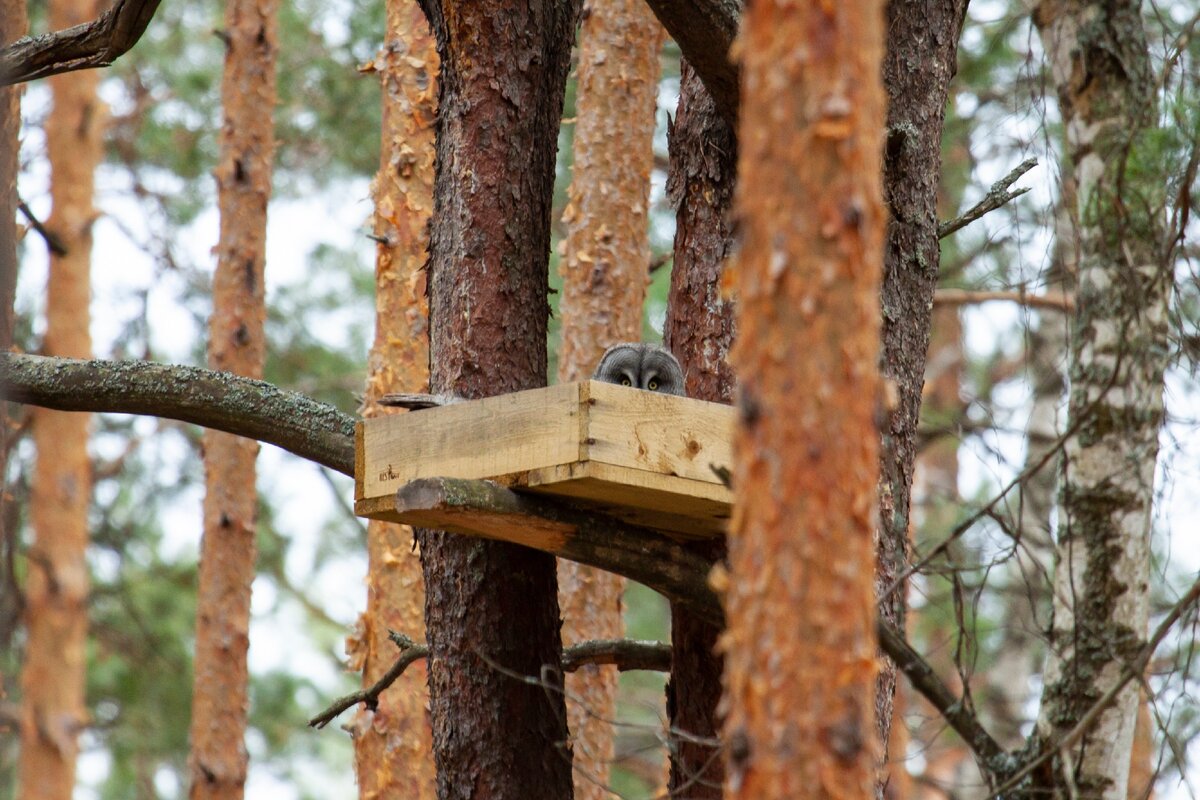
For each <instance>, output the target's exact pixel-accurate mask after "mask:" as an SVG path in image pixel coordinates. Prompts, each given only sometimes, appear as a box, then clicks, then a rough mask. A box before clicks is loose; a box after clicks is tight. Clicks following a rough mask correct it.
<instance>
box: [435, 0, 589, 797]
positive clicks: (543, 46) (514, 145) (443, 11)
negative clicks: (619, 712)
mask: <svg viewBox="0 0 1200 800" xmlns="http://www.w3.org/2000/svg"><path fill="white" fill-rule="evenodd" d="M422 5H423V7H424V9H425V12H426V15H427V16H428V17H429V20H430V23H431V27H432V29H433V31H434V34H435V36H436V37H437V43H438V55H439V56H440V58H441V72H440V75H439V98H438V108H439V111H438V130H437V177H436V180H435V184H434V217H433V223H432V231H431V238H430V257H429V275H430V317H431V319H430V350H431V362H432V366H431V381H430V383H431V388H432V390H433V391H435V392H452V393H455V394H458V395H461V396H464V397H483V396H487V395H493V394H501V393H504V392H514V391H518V390H521V389H528V388H532V387H536V386H542V385H544V384H545V381H546V323H547V309H548V306H547V302H546V297H547V289H548V286H547V268H546V263H547V254H548V251H549V244H550V202H551V192H552V189H553V181H554V154H555V149H556V141H557V135H558V125H559V118H560V116H561V114H562V99H563V88H564V85H565V82H566V74H567V68H568V65H569V60H570V48H571V39H572V35H573V32H574V27H575V23H576V19H577V16H578V11H579V3H578V1H577V0H576V1H575V2H561V0H536V1H535V2H531V3H528V4H511V3H505V2H501V0H473V1H472V2H464V0H440V1H439V0H424V2H423V3H422ZM418 541H419V542H420V545H421V562H422V568H423V572H424V576H425V589H426V608H425V622H426V630H427V633H428V637H429V646H430V650H431V652H432V658H431V663H430V665H429V688H430V711H431V714H432V720H433V747H434V757H435V761H436V763H437V768H438V796H439V797H441V798H444V799H449V798H468V797H471V798H495V799H496V800H502V799H505V798H514V799H515V798H524V797H527V796H528V795H529V792H530V787H537V791H538V793H539V796H541V797H546V798H563V797H570V796H571V768H570V751H569V748H568V747H567V745H566V740H567V729H566V714H565V708H564V704H563V699H562V695H561V694H560V693H559V692H557V691H555V690H546V689H543V688H541V687H538V686H531V685H529V684H528V683H526V682H524V681H522V680H519V679H518V678H516V677H514V675H517V676H531V677H535V678H537V677H539V676H541V677H542V678H545V679H546V680H548V681H550V682H551V683H556V682H558V680H559V678H558V677H557V672H558V665H559V660H560V657H561V641H560V637H559V624H560V621H559V616H558V601H557V582H556V580H555V567H554V559H553V558H552V557H550V556H548V555H546V554H543V553H536V552H533V551H531V550H528V549H526V548H523V547H519V546H515V545H511V544H504V543H499V542H483V541H476V540H471V539H467V538H465V537H461V536H456V535H453V534H447V533H444V532H441V531H421V532H419V533H418ZM544 668H548V669H544Z"/></svg>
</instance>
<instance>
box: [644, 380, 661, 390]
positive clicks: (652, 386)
mask: <svg viewBox="0 0 1200 800" xmlns="http://www.w3.org/2000/svg"><path fill="white" fill-rule="evenodd" d="M646 388H647V389H649V390H650V391H652V392H657V391H658V381H657V380H655V379H654V378H651V379H650V382H649V383H647V384H646Z"/></svg>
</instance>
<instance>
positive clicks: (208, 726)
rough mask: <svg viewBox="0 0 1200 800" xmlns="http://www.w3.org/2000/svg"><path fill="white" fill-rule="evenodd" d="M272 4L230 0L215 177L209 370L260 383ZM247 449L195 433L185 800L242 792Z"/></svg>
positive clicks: (252, 448) (250, 534) (249, 443)
mask: <svg viewBox="0 0 1200 800" xmlns="http://www.w3.org/2000/svg"><path fill="white" fill-rule="evenodd" d="M277 11H278V6H277V4H275V3H274V2H272V0H229V3H228V5H227V6H226V11H225V31H224V33H225V36H224V40H225V43H226V52H225V73H224V77H223V78H222V83H221V101H222V104H223V106H224V119H223V122H222V126H221V158H220V162H219V163H218V165H217V169H216V178H217V203H218V207H219V210H220V215H221V222H220V239H219V241H218V242H217V248H216V253H217V267H216V271H215V273H214V274H213V289H212V295H213V312H212V317H211V319H210V321H209V340H208V365H209V367H211V368H213V369H219V370H225V371H228V372H233V373H236V374H239V375H245V376H247V377H251V378H261V377H262V370H263V362H264V360H265V357H266V339H265V336H264V333H263V321H264V319H265V316H266V311H265V306H264V302H263V298H264V293H263V280H264V278H263V266H264V261H265V254H266V234H267V202H268V200H269V198H270V196H271V167H272V156H273V154H274V142H275V138H274V125H273V121H272V116H271V112H272V109H273V108H274V107H275V54H276V49H277V45H276V24H277V23H276V13H277ZM258 449H259V446H258V442H255V441H253V440H250V439H243V438H239V437H236V436H231V435H229V434H226V433H220V432H218V431H212V430H209V431H206V432H205V434H204V473H205V497H204V534H203V538H202V539H201V543H200V574H199V588H198V591H197V599H196V655H195V677H194V688H193V693H192V724H191V753H190V754H189V767H190V771H191V786H190V789H189V796H190V797H191V798H193V800H198V799H199V798H213V799H214V800H218V799H220V800H236V798H241V797H242V794H243V791H244V788H245V783H246V768H247V756H246V747H245V742H244V740H245V735H246V715H247V712H248V707H249V686H248V682H249V675H248V671H247V665H246V650H247V647H248V644H249V638H248V637H249V626H250V585H251V583H252V582H253V581H254V573H255V557H256V553H257V548H256V546H255V521H256V514H255V510H256V505H257V499H258V496H257V493H256V491H255V467H254V462H255V458H256V457H257V455H258Z"/></svg>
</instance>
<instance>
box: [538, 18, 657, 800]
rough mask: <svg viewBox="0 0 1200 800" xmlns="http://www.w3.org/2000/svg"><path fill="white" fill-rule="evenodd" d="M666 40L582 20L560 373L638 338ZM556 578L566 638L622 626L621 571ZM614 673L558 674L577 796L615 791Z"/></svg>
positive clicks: (572, 570)
mask: <svg viewBox="0 0 1200 800" xmlns="http://www.w3.org/2000/svg"><path fill="white" fill-rule="evenodd" d="M662 38H663V31H662V28H661V27H660V26H659V24H658V21H657V20H656V19H655V18H654V15H653V14H652V13H651V12H650V9H649V8H647V6H646V5H645V3H643V2H642V0H595V1H594V2H592V3H591V4H590V5H589V6H588V14H587V16H586V17H585V18H584V20H583V22H582V24H581V25H580V32H579V59H578V61H579V68H578V77H577V84H576V85H577V89H576V96H577V100H576V120H577V121H576V123H575V136H574V167H573V173H572V176H571V188H570V192H569V195H570V202H569V203H568V205H567V209H566V211H565V212H564V213H563V220H564V222H566V224H567V238H566V248H565V252H564V257H563V260H562V262H561V263H560V265H559V270H560V272H561V273H562V278H563V287H562V294H561V296H560V297H561V299H560V302H559V313H560V316H561V319H562V347H561V348H560V350H559V360H558V379H559V381H561V382H568V381H578V380H585V379H586V378H588V377H589V376H590V375H591V374H592V370H593V369H594V368H595V366H596V363H597V362H598V361H599V360H600V356H601V355H603V353H604V351H605V349H607V348H608V347H609V346H610V345H613V344H616V343H617V342H630V341H638V340H639V339H640V338H641V332H642V306H643V305H644V303H645V299H646V284H647V282H648V281H649V277H650V272H649V269H648V265H649V263H650V239H649V221H648V216H649V206H650V197H649V195H650V171H651V169H652V168H653V166H654V149H653V146H652V140H653V137H654V112H655V108H656V106H655V94H656V92H657V90H658V75H659V65H658V52H659V48H660V46H661V44H662ZM617 54H620V55H619V57H618V55H617ZM558 581H559V604H560V606H561V608H562V616H563V629H562V637H563V643H564V644H565V645H571V644H577V643H579V642H584V641H588V640H592V639H618V638H620V637H621V636H623V635H624V633H625V624H624V620H623V619H622V616H621V597H622V595H623V593H624V591H625V579H624V578H621V577H620V576H618V575H613V574H612V573H608V572H604V571H603V570H598V569H595V568H593V567H588V566H584V565H582V564H576V563H575V562H572V561H559V562H558ZM617 676H618V673H617V670H616V669H615V668H614V667H602V666H599V665H593V666H588V667H584V668H582V669H580V670H578V671H576V672H574V673H571V674H570V675H568V676H567V678H566V686H567V693H568V698H569V702H568V704H567V711H568V722H569V724H570V730H571V741H572V745H573V748H574V761H575V764H574V766H575V797H576V798H581V799H582V798H590V799H592V800H605V798H608V797H610V796H611V793H610V792H609V791H608V789H607V788H606V785H607V783H608V774H609V765H610V763H611V762H612V758H613V752H614V736H613V734H614V731H613V727H612V720H613V719H614V718H615V716H616V699H617Z"/></svg>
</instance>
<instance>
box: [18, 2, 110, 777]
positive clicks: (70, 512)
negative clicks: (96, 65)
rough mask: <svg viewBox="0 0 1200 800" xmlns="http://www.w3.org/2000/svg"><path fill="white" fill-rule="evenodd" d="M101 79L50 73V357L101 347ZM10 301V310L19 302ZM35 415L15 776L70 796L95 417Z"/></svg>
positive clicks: (86, 8) (80, 703) (69, 6)
mask: <svg viewBox="0 0 1200 800" xmlns="http://www.w3.org/2000/svg"><path fill="white" fill-rule="evenodd" d="M95 13H96V5H95V3H94V2H92V1H91V0H57V1H56V2H53V3H51V5H50V24H51V26H53V27H67V26H70V25H74V24H77V23H79V22H83V21H86V20H88V19H90V18H91V17H92V16H94V15H95ZM98 82H99V76H98V75H96V74H94V73H78V74H75V75H64V76H62V77H58V78H53V79H51V81H50V86H51V90H52V92H53V98H54V99H53V108H52V110H51V112H50V117H49V119H47V120H46V149H47V152H48V155H49V158H50V195H51V201H52V203H53V211H52V212H51V215H50V218H49V219H48V220H47V221H46V227H47V229H48V230H50V231H53V232H54V233H55V234H56V235H57V236H58V237H59V239H60V241H61V242H62V243H63V244H64V245H65V247H66V250H67V253H66V255H62V256H58V255H53V254H52V255H51V257H50V275H49V281H48V284H47V287H46V336H45V340H44V341H43V345H42V347H43V349H44V351H45V352H46V353H47V354H48V355H55V356H67V357H70V358H87V357H89V356H90V355H91V350H92V340H91V335H90V333H89V330H88V326H89V324H90V321H91V316H90V313H89V308H88V306H89V294H90V292H91V279H90V275H89V272H90V266H91V256H92V224H93V223H94V222H95V219H96V211H95V209H94V208H93V207H92V198H93V193H94V187H95V171H96V167H97V166H98V165H99V164H100V159H101V158H102V157H103V133H104V126H105V120H106V117H107V109H106V108H105V106H104V104H103V103H101V102H100V100H99V99H98V98H97V97H96V86H97V84H98ZM6 186H8V187H9V188H11V184H6ZM11 219H12V217H11V216H9V218H8V220H9V221H11ZM14 266H15V264H14ZM5 303H6V307H7V308H9V309H11V302H10V301H8V300H6V301H5ZM7 324H8V323H6V325H7ZM32 413H33V441H34V446H35V448H36V450H37V463H36V465H35V468H34V474H33V482H32V496H31V498H30V504H29V513H30V521H31V525H32V528H33V543H32V544H31V545H30V548H29V555H28V564H29V574H28V578H27V579H26V583H25V626H26V630H27V632H28V633H27V635H28V639H27V642H26V645H25V662H24V664H23V665H22V669H21V694H22V696H21V752H20V761H19V763H18V766H17V770H18V772H17V784H18V786H19V787H20V788H19V790H18V791H19V796H20V797H22V798H28V799H29V800H34V799H35V798H36V799H37V800H43V799H44V800H68V798H70V797H71V793H72V791H73V789H74V787H75V761H76V757H77V756H78V753H79V744H78V735H79V732H80V730H81V729H82V728H83V726H84V725H85V724H86V722H87V710H86V708H85V706H84V683H85V670H86V666H87V616H88V615H87V598H88V590H89V584H90V581H89V574H88V565H87V561H86V558H85V556H86V550H87V544H88V524H87V513H88V505H89V503H90V501H91V496H92V476H91V463H90V461H89V459H88V453H87V441H88V428H89V424H90V421H91V417H90V415H87V414H68V413H63V412H58V411H47V410H45V409H40V408H39V409H34V410H33V412H32Z"/></svg>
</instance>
